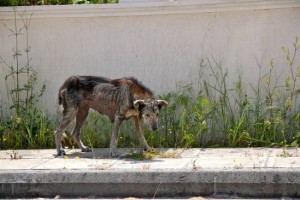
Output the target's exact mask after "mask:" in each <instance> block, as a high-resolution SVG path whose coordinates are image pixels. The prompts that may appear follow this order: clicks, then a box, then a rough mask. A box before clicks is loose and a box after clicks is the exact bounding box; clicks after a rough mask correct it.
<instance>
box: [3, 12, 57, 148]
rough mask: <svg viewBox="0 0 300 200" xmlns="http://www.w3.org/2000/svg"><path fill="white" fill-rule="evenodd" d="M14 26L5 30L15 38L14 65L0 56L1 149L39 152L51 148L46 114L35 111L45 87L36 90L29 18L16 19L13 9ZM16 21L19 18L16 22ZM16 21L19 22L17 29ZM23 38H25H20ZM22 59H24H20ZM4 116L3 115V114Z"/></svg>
mask: <svg viewBox="0 0 300 200" xmlns="http://www.w3.org/2000/svg"><path fill="white" fill-rule="evenodd" d="M14 14H15V18H14V23H13V26H12V27H8V26H5V27H6V28H7V29H8V30H9V31H10V33H11V36H13V37H14V41H15V48H14V49H13V60H14V63H13V64H9V63H8V61H7V60H6V59H4V58H3V57H2V56H0V61H1V63H2V65H3V68H5V70H3V71H6V72H7V74H6V75H5V77H4V78H5V84H6V94H7V100H6V101H3V102H6V109H5V110H4V108H3V107H2V112H3V114H2V116H1V118H2V120H1V122H0V140H1V143H0V148H42V147H49V146H52V145H53V136H52V134H50V132H51V131H50V130H49V124H50V121H49V119H48V117H47V116H46V114H45V113H44V112H43V111H42V110H41V109H39V108H38V106H39V103H41V101H42V97H43V94H44V92H45V89H46V85H45V84H42V87H41V88H40V89H38V90H36V87H37V83H38V73H37V71H36V70H35V69H34V67H33V66H32V64H31V58H30V51H31V47H30V45H29V32H28V29H29V25H30V21H31V15H30V16H25V14H26V13H25V12H23V13H22V14H20V15H18V13H17V10H16V8H14ZM18 17H19V18H18ZM18 20H21V21H22V25H21V26H20V25H19V23H18ZM22 36H24V37H22ZM23 38H25V49H24V50H23V51H22V50H21V47H20V40H21V39H23ZM21 57H23V58H24V57H25V59H21ZM4 113H5V114H4Z"/></svg>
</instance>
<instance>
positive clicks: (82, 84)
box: [58, 76, 111, 108]
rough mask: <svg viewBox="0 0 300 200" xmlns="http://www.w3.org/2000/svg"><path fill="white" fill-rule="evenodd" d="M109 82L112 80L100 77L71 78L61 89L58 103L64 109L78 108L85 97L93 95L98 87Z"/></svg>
mask: <svg viewBox="0 0 300 200" xmlns="http://www.w3.org/2000/svg"><path fill="white" fill-rule="evenodd" d="M109 82H111V79H109V78H105V77H100V76H71V77H69V78H68V79H67V80H66V81H65V82H64V83H63V85H62V86H61V87H60V88H59V92H58V103H59V105H63V106H64V108H66V107H68V106H74V107H78V106H79V104H80V101H81V100H82V98H83V95H87V94H91V93H93V90H94V88H95V86H96V85H98V84H100V83H109ZM68 104H70V105H68Z"/></svg>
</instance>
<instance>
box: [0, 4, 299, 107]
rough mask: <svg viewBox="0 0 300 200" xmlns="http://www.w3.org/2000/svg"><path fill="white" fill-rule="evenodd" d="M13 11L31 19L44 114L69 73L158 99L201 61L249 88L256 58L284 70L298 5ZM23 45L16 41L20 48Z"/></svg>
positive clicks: (3, 44) (0, 76)
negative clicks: (128, 81)
mask: <svg viewBox="0 0 300 200" xmlns="http://www.w3.org/2000/svg"><path fill="white" fill-rule="evenodd" d="M17 11H18V12H19V13H22V12H23V11H26V13H27V14H26V16H27V17H29V16H30V15H31V14H32V17H31V23H30V26H29V40H30V46H31V53H30V55H31V57H32V61H31V63H32V65H33V66H34V67H36V68H37V71H38V74H39V80H40V82H42V81H46V85H47V90H46V93H45V102H44V103H45V106H46V108H47V109H48V110H49V111H50V113H53V112H55V111H56V106H57V91H58V88H59V87H60V85H61V84H62V82H63V81H64V79H66V78H67V77H69V76H71V75H84V74H87V75H101V76H108V77H112V78H118V77H122V76H135V77H137V78H138V79H140V80H141V81H142V82H143V83H144V84H145V85H147V86H148V87H150V88H151V89H152V90H153V91H154V92H155V93H156V94H163V93H167V92H169V91H172V90H175V89H176V84H177V83H179V82H184V83H190V82H193V81H195V80H196V79H197V77H198V76H197V74H198V72H199V70H198V68H199V65H200V61H201V59H202V58H205V57H207V56H208V57H213V58H215V59H217V60H220V61H221V62H222V67H224V68H226V69H228V71H229V75H230V77H231V78H232V81H234V80H235V79H236V76H237V74H238V72H241V73H242V74H243V77H244V81H245V82H246V83H248V82H249V83H255V82H256V81H257V78H258V64H257V61H260V60H262V63H263V66H264V67H266V69H267V68H268V67H269V66H268V63H269V60H270V59H271V58H274V61H275V64H276V66H278V67H281V68H280V69H279V71H283V72H284V71H285V67H286V65H285V64H284V61H285V56H284V54H283V53H282V51H281V47H283V46H284V47H289V48H292V42H293V41H294V40H295V37H296V36H300V1H298V0H274V1H267V0H261V1H254V0H248V1H242V0H240V1H236V0H235V1H234V0H218V1H207V0H205V1H203V0H202V1H201V0H198V1H187V0H186V1H165V2H152V3H149V2H144V3H126V4H116V5H74V6H73V5H72V6H40V7H22V8H21V7H19V8H17ZM25 18H26V17H25ZM13 19H14V17H13V11H12V8H0V24H1V26H0V55H1V56H2V57H3V58H5V59H6V61H7V63H13V62H14V60H13V59H12V57H11V54H12V49H14V48H15V43H14V38H13V37H11V36H9V35H10V34H11V33H10V31H9V30H8V29H7V28H6V27H5V26H7V27H13V22H14V20H13ZM2 24H5V26H3V25H2ZM18 24H19V25H21V24H22V21H21V20H18ZM25 41H26V40H25V37H24V35H23V36H21V37H20V44H19V45H20V49H21V50H24V48H25ZM24 58H25V56H24V53H23V56H22V58H21V60H24ZM296 62H297V64H298V65H299V64H300V59H299V58H297V60H296ZM21 63H24V62H23V61H21ZM0 69H1V72H0V91H1V93H0V97H1V98H2V100H5V99H6V94H5V84H4V76H5V75H6V74H7V73H8V70H7V68H5V67H4V65H3V64H0Z"/></svg>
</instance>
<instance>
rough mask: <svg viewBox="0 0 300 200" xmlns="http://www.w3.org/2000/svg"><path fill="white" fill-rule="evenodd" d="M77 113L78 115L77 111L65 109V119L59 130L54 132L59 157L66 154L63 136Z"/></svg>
mask: <svg viewBox="0 0 300 200" xmlns="http://www.w3.org/2000/svg"><path fill="white" fill-rule="evenodd" d="M75 113H76V111H75V109H64V112H63V119H62V121H61V123H60V125H59V127H58V128H57V130H56V131H55V132H54V135H55V144H56V150H57V156H62V155H65V154H66V153H65V151H64V149H63V148H62V144H61V136H62V134H63V131H64V130H65V128H66V127H67V126H68V125H69V124H70V122H71V121H72V120H73V119H74V117H75Z"/></svg>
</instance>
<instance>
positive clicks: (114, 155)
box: [110, 151, 119, 158]
mask: <svg viewBox="0 0 300 200" xmlns="http://www.w3.org/2000/svg"><path fill="white" fill-rule="evenodd" d="M110 157H111V158H118V157H119V154H118V153H117V152H116V151H111V152H110Z"/></svg>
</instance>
